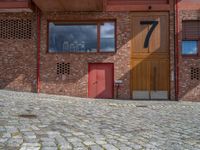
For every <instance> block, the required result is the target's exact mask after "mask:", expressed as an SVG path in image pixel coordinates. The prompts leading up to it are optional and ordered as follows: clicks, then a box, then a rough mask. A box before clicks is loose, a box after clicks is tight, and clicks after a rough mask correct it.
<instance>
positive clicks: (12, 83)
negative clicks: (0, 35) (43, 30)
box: [0, 13, 37, 92]
mask: <svg viewBox="0 0 200 150" xmlns="http://www.w3.org/2000/svg"><path fill="white" fill-rule="evenodd" d="M26 18H27V19H31V20H32V26H33V30H32V33H33V34H32V39H27V40H22V39H17V40H11V39H10V40H7V39H0V89H12V90H17V91H32V92H34V91H35V88H36V52H37V51H36V43H35V34H34V33H35V32H33V31H34V30H35V29H34V27H35V21H34V16H33V14H31V13H27V14H25V13H15V14H14V13H12V14H11V13H5V14H3V13H0V19H26Z"/></svg>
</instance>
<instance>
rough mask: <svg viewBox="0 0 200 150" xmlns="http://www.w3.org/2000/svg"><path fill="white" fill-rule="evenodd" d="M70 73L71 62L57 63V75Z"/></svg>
mask: <svg viewBox="0 0 200 150" xmlns="http://www.w3.org/2000/svg"><path fill="white" fill-rule="evenodd" d="M60 74H62V75H64V74H66V75H70V63H64V62H62V63H57V75H60Z"/></svg>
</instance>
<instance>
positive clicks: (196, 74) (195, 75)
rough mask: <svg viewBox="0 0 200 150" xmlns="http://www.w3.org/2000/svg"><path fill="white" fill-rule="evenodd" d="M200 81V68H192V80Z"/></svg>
mask: <svg viewBox="0 0 200 150" xmlns="http://www.w3.org/2000/svg"><path fill="white" fill-rule="evenodd" d="M199 79H200V68H193V67H192V68H191V80H199Z"/></svg>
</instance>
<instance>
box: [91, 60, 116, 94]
mask: <svg viewBox="0 0 200 150" xmlns="http://www.w3.org/2000/svg"><path fill="white" fill-rule="evenodd" d="M113 71H114V66H113V64H111V63H99V64H96V63H95V64H89V73H88V74H89V80H88V96H89V97H90V98H113V86H114V81H113V80H114V73H113Z"/></svg>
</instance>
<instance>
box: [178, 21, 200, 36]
mask: <svg viewBox="0 0 200 150" xmlns="http://www.w3.org/2000/svg"><path fill="white" fill-rule="evenodd" d="M182 36H183V40H198V39H199V38H200V21H198V20H196V21H195V20H188V21H183V30H182Z"/></svg>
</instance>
